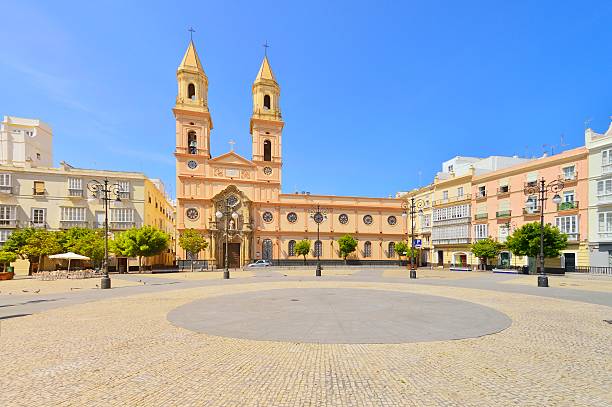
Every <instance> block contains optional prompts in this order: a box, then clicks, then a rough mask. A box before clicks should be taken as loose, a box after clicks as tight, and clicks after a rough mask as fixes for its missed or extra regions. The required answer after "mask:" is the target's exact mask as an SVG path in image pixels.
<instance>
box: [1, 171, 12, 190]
mask: <svg viewBox="0 0 612 407" xmlns="http://www.w3.org/2000/svg"><path fill="white" fill-rule="evenodd" d="M10 186H11V174H9V173H6V172H5V173H2V174H0V187H10Z"/></svg>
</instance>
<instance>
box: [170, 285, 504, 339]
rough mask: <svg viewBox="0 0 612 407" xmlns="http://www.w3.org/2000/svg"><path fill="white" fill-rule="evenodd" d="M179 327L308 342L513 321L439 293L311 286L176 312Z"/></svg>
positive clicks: (461, 333)
mask: <svg viewBox="0 0 612 407" xmlns="http://www.w3.org/2000/svg"><path fill="white" fill-rule="evenodd" d="M168 320H169V321H170V322H171V323H173V324H174V325H176V326H180V327H183V328H186V329H189V330H192V331H196V332H201V333H206V334H209V335H216V336H224V337H233V338H242V339H252V340H268V341H289V342H308V343H406V342H426V341H441V340H449V339H463V338H473V337H478V336H482V335H487V334H492V333H496V332H499V331H501V330H503V329H505V328H507V327H508V326H510V324H511V320H510V318H508V317H507V316H506V315H505V314H503V313H501V312H499V311H496V310H494V309H492V308H488V307H485V306H482V305H478V304H474V303H471V302H467V301H459V300H454V299H450V298H445V297H438V296H432V295H422V294H413V293H406V292H399V291H383V290H372V289H352V288H303V289H276V290H265V291H255V292H248V293H241V294H231V295H223V296H220V297H212V298H207V299H202V300H198V301H194V302H191V303H189V304H186V305H183V306H181V307H178V308H176V309H174V310H172V311H171V312H170V313H169V314H168Z"/></svg>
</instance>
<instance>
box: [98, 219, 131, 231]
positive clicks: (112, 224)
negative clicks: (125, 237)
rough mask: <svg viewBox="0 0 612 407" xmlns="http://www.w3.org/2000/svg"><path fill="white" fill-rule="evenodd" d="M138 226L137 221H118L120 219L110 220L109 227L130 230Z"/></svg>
mask: <svg viewBox="0 0 612 407" xmlns="http://www.w3.org/2000/svg"><path fill="white" fill-rule="evenodd" d="M101 225H102V226H101V227H104V223H102V224H101ZM98 227H100V226H98ZM135 227H136V222H118V221H109V222H108V228H109V229H111V230H128V229H132V228H135Z"/></svg>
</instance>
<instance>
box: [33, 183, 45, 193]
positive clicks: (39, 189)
mask: <svg viewBox="0 0 612 407" xmlns="http://www.w3.org/2000/svg"><path fill="white" fill-rule="evenodd" d="M44 194H45V183H44V182H43V181H34V195H44Z"/></svg>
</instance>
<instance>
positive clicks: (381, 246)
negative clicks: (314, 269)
mask: <svg viewBox="0 0 612 407" xmlns="http://www.w3.org/2000/svg"><path fill="white" fill-rule="evenodd" d="M176 77H177V82H178V95H177V97H176V104H175V106H174V108H173V113H174V117H175V119H176V150H175V153H174V155H175V157H176V177H177V181H176V196H177V208H176V210H177V212H176V213H177V216H176V222H177V223H176V225H177V231H178V232H179V233H180V232H181V231H182V230H185V229H196V230H199V231H200V232H201V233H202V234H203V235H204V236H205V237H206V240H207V241H208V243H209V244H208V247H207V248H206V249H204V250H203V251H202V252H201V253H185V252H184V251H183V250H182V249H180V248H179V249H178V251H179V253H178V255H179V258H181V259H200V260H205V261H207V262H208V265H209V267H213V268H222V267H224V266H225V258H226V251H227V259H228V264H229V266H230V267H232V268H238V267H242V266H244V265H246V264H248V263H249V262H252V261H255V260H258V259H267V260H271V261H272V262H274V263H275V264H290V263H292V262H293V261H295V262H300V261H302V258H301V257H297V256H296V254H295V244H296V242H298V241H300V240H302V239H308V240H310V241H311V247H312V250H311V253H310V255H309V256H308V257H307V258H308V259H314V258H316V256H317V254H318V255H320V258H321V259H322V260H323V261H325V260H336V261H337V260H340V259H341V257H340V256H339V254H338V244H337V240H338V238H340V237H341V236H343V235H346V234H348V235H351V236H353V237H354V238H355V239H356V240H357V241H358V247H357V250H356V252H355V253H353V254H352V255H351V256H350V257H349V258H352V259H360V260H371V261H374V262H380V263H387V262H390V261H394V260H395V261H397V259H398V257H397V254H396V253H395V243H396V242H399V241H401V240H406V239H407V232H408V231H409V227H408V223H409V218H408V219H407V218H406V217H405V216H404V217H403V216H402V214H403V210H402V200H400V199H394V198H366V197H351V196H329V195H310V194H307V193H302V194H299V193H293V194H287V193H283V192H282V188H281V180H282V170H283V151H282V143H283V127H284V122H283V118H282V115H281V107H280V95H281V88H280V86H279V84H278V82H277V81H276V78H275V76H274V73H273V71H272V68H271V66H270V61H269V60H268V57H267V55H266V56H264V58H263V61H262V62H261V66H260V67H259V71H258V72H257V76H256V77H255V82H253V86H252V98H253V112H252V114H251V117H250V126H249V128H250V134H251V140H250V141H251V146H252V154H251V157H250V158H246V157H242V156H240V155H239V154H237V153H236V152H234V151H233V149H231V150H230V151H229V152H227V153H225V154H223V155H220V156H218V157H212V156H211V154H210V140H211V131H212V129H213V120H212V117H211V114H210V111H209V108H208V78H207V76H206V73H205V71H204V67H203V66H202V62H201V61H200V58H199V57H198V54H197V52H196V47H195V44H194V43H193V41H190V42H189V46H188V48H187V51H186V52H185V55H184V57H183V60H182V61H181V64H180V65H179V67H178V70H177V73H176ZM244 140H246V138H244V139H240V141H244ZM288 142H289V143H290V142H291V139H290V138H289V139H288ZM289 165H290V163H289ZM317 206H318V207H319V208H320V212H321V213H323V215H324V216H323V218H322V222H320V223H317V222H315V219H314V217H313V214H314V213H315V212H316V211H317ZM318 220H321V219H318ZM317 237H318V238H317ZM226 241H227V243H226Z"/></svg>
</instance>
